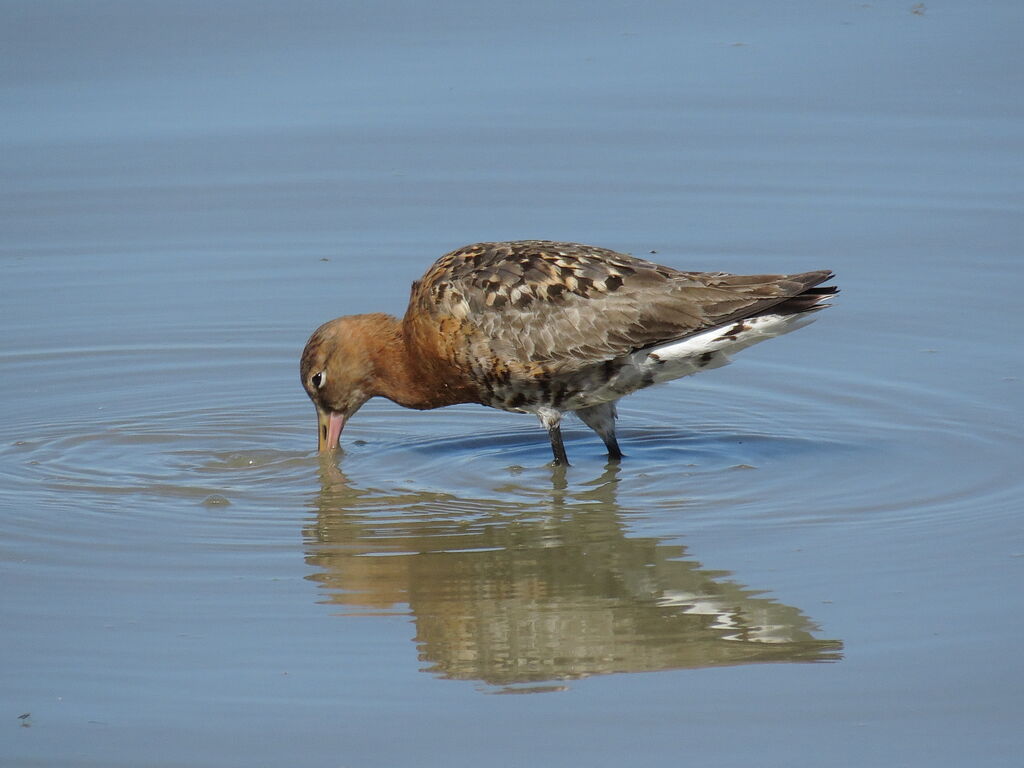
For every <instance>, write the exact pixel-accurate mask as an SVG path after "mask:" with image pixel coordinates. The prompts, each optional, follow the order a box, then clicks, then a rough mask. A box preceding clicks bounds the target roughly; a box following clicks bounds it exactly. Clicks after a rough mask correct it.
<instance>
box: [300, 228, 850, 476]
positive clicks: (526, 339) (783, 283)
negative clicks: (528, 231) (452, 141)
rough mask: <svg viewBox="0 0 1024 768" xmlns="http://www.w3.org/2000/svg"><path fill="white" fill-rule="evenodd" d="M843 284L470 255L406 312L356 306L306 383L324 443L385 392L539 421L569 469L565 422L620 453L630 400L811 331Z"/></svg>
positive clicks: (334, 445) (574, 247) (311, 356)
mask: <svg viewBox="0 0 1024 768" xmlns="http://www.w3.org/2000/svg"><path fill="white" fill-rule="evenodd" d="M833 277H834V275H833V273H832V272H831V271H830V270H827V269H822V270H816V271H813V272H803V273H799V274H791V275H735V274H730V273H727V272H687V271H681V270H678V269H674V268H672V267H667V266H663V265H661V264H656V263H654V262H651V261H647V260H645V259H641V258H637V257H634V256H631V255H627V254H624V253H618V252H616V251H613V250H609V249H606V248H599V247H596V246H590V245H582V244H580V243H569V242H555V241H549V240H516V241H508V242H488V243H474V244H472V245H466V246H464V247H462V248H457V249H456V250H453V251H451V252H450V253H447V254H445V255H444V256H442V257H441V258H440V259H438V260H437V261H436V262H435V263H434V264H433V265H432V266H431V267H430V268H429V269H428V270H427V271H426V273H424V275H423V277H422V278H420V279H419V280H417V281H416V282H414V283H413V285H412V291H411V295H410V298H409V306H408V309H407V310H406V312H405V315H404V317H403V318H402V319H398V318H396V317H393V316H391V315H387V314H383V313H370V314H361V315H348V316H345V317H338V318H335V319H333V320H330V321H328V322H326V323H324V324H323V325H321V326H320V327H319V328H317V329H316V330H315V331H314V332H313V334H312V335H311V336H310V338H309V341H308V342H307V343H306V346H305V349H304V350H303V352H302V358H301V362H300V376H301V380H302V385H303V387H304V389H305V390H306V393H307V394H308V395H309V398H310V399H311V400H312V401H313V405H314V406H315V408H316V412H317V423H318V451H319V452H320V453H321V454H324V453H330V452H333V451H336V450H337V449H339V447H340V437H341V433H342V430H343V428H344V427H345V425H346V424H347V423H348V421H349V420H350V419H351V418H352V416H353V415H355V413H356V412H357V411H358V410H359V409H360V407H362V405H363V404H364V403H366V402H367V401H368V400H369V399H370V398H373V397H384V398H387V399H388V400H391V401H393V402H395V403H398V404H399V405H401V406H404V407H406V408H413V409H418V410H428V409H433V408H440V407H443V406H448V405H456V404H459V403H477V404H481V405H485V406H490V407H491V408H497V409H500V410H503V411H511V412H513V413H532V414H535V415H536V416H537V418H538V419H539V420H540V423H541V425H542V427H543V428H544V429H545V430H547V434H548V437H549V439H550V442H551V450H552V453H553V455H554V459H553V464H555V465H568V464H569V458H568V456H567V454H566V450H565V444H564V441H563V439H562V433H561V422H562V418H563V416H564V415H565V414H567V413H574V414H575V415H576V416H578V417H579V418H580V419H581V420H582V421H583V423H584V424H586V425H587V426H588V427H590V428H591V429H592V430H594V432H596V433H597V435H598V436H599V437H600V438H601V440H602V441H603V442H604V444H605V447H606V448H607V452H608V458H609V460H610V461H618V460H620V459H621V458H622V456H623V454H622V451H621V449H620V447H619V444H618V440H617V439H616V435H615V421H616V418H617V413H616V403H617V402H618V400H619V399H620V398H622V397H624V396H626V395H628V394H631V393H632V392H635V391H637V390H640V389H644V388H645V387H649V386H651V385H654V384H660V383H662V382H666V381H671V380H673V379H678V378H681V377H683V376H688V375H690V374H694V373H698V372H700V371H704V370H708V369H712V368H718V367H720V366H722V365H725V364H726V363H728V362H729V361H730V355H731V354H732V353H734V352H737V351H739V350H742V349H745V348H746V347H749V346H751V345H752V344H756V343H758V342H760V341H763V340H765V339H769V338H773V337H775V336H780V335H782V334H784V333H788V332H790V331H792V330H795V329H796V328H799V327H801V326H803V325H806V324H807V322H809V321H810V320H811V319H813V318H812V315H813V314H814V313H815V312H816V311H817V310H820V309H822V308H824V307H826V306H829V305H828V304H827V303H825V300H826V299H827V298H828V297H830V296H832V295H833V294H835V293H837V291H838V288H837V287H836V286H822V285H821V284H822V283H824V282H826V281H828V280H829V279H831V278H833Z"/></svg>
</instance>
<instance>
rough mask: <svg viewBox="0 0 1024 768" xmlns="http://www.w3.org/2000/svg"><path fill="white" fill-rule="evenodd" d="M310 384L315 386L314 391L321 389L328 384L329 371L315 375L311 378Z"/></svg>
mask: <svg viewBox="0 0 1024 768" xmlns="http://www.w3.org/2000/svg"><path fill="white" fill-rule="evenodd" d="M309 383H310V384H312V385H313V389H321V388H322V387H323V385H324V384H326V383H327V371H320V372H319V373H314V374H313V375H312V376H310V377H309Z"/></svg>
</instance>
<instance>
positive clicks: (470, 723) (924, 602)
mask: <svg viewBox="0 0 1024 768" xmlns="http://www.w3.org/2000/svg"><path fill="white" fill-rule="evenodd" d="M911 6H912V4H909V3H908V4H902V5H901V4H871V5H868V4H846V3H824V4H822V3H794V4H789V5H786V6H783V7H774V6H773V7H769V6H766V5H764V4H761V3H747V2H738V3H730V4H724V5H722V4H720V5H716V6H715V7H713V8H697V7H690V5H688V4H679V5H672V4H657V3H655V4H646V5H641V6H636V5H635V4H626V3H622V4H619V3H600V4H598V5H596V6H595V5H593V4H588V5H585V6H584V5H580V4H574V3H568V4H566V3H562V4H558V5H557V7H555V6H548V5H547V4H539V3H527V4H525V5H523V4H520V5H518V6H516V7H515V8H512V7H499V6H497V5H494V4H487V3H485V4H480V3H474V4H468V3H460V2H450V3H445V4H442V5H441V6H423V5H421V4H416V3H404V2H399V3H392V4H387V5H383V6H372V7H371V6H362V5H356V4H337V5H333V4H322V3H315V2H308V3H289V4H284V3H272V2H271V3H258V4H245V5H244V6H243V5H242V4H233V3H224V4H218V5H217V6H216V7H213V8H210V7H208V6H207V5H206V4H198V3H191V2H184V3H175V4H172V5H170V6H167V5H164V4H156V3H150V2H142V3H138V2H135V3H121V2H103V3H96V4H90V5H88V6H83V5H80V4H76V3H65V2H54V1H50V0H46V1H43V2H33V3H14V4H12V5H11V7H10V8H9V14H8V15H9V17H10V19H9V21H10V23H8V24H5V27H4V31H3V32H0V37H2V40H3V43H4V48H5V50H6V51H8V52H9V54H10V55H9V59H10V62H11V63H10V64H9V65H8V66H6V67H5V68H4V69H3V71H2V72H0V101H2V103H3V104H4V115H5V120H4V124H3V126H2V127H0V142H2V150H3V151H2V153H0V171H2V178H3V179H4V184H3V187H2V189H0V229H2V231H3V232H4V236H3V238H2V239H0V273H2V276H3V277H2V282H0V294H2V295H0V298H2V302H0V320H2V327H3V329H4V333H3V334H2V335H0V382H2V396H0V581H2V589H0V605H2V609H3V616H4V620H3V622H0V657H2V658H3V661H2V663H0V702H2V707H0V713H2V716H0V757H2V758H3V760H2V762H3V763H4V764H5V765H7V764H10V765H18V766H22V765H23V766H58V765H60V766H63V765H96V766H100V765H102V766H139V765H154V766H157V765H159V766H190V767H191V766H207V765H209V766H214V765H216V766H222V765H247V766H249V765H267V766H271V765H281V764H285V763H292V764H300V765H311V766H338V765H360V766H362V765H367V766H372V765H380V766H392V765H401V764H416V765H445V766H460V765H466V766H470V765H474V766H475V765H509V766H512V765H523V764H527V763H529V764H539V765H558V766H562V765H566V766H568V765H581V764H589V765H595V766H618V765H624V764H629V765H632V764H635V763H636V762H637V761H638V760H639V761H641V762H644V763H645V764H653V765H678V764H679V763H680V761H683V762H687V763H692V764H699V763H706V764H709V765H737V764H750V763H756V764H758V765H765V766H775V765H778V766H782V765H786V766H793V765H807V766H821V765H849V766H862V765H907V766H926V765H927V766H935V765H950V766H959V765H964V764H968V763H969V764H972V765H993V766H996V765H999V766H1002V765H1009V764H1013V763H1014V761H1015V760H1016V759H1017V756H1018V755H1019V754H1020V750H1021V748H1022V747H1024V740H1022V738H1021V736H1020V734H1019V730H1020V729H1019V724H1018V720H1019V713H1020V707H1021V704H1022V702H1021V696H1020V691H1021V689H1022V684H1024V680H1022V675H1021V672H1020V671H1019V664H1018V663H1017V662H1016V659H1017V656H1018V654H1017V643H1016V640H1017V638H1019V637H1020V636H1021V633H1022V632H1024V620H1022V618H1021V617H1022V615H1024V611H1022V610H1021V609H1022V607H1024V606H1022V604H1021V597H1020V594H1021V590H1020V585H1021V583H1022V578H1024V571H1022V569H1024V531H1022V528H1021V524H1020V505H1021V498H1022V495H1024V494H1022V491H1024V480H1022V478H1024V473H1022V472H1021V461H1020V445H1019V444H1020V437H1019V436H1020V434H1021V427H1022V424H1021V412H1022V406H1024V397H1022V376H1024V351H1022V349H1024V348H1022V347H1021V345H1020V343H1019V340H1018V338H1017V335H1018V334H1017V332H1016V328H1015V325H1014V322H1013V319H1014V318H1015V317H1017V316H1019V295H1020V291H1021V288H1022V287H1024V281H1022V276H1024V268H1022V266H1021V259H1020V254H1019V253H1018V251H1019V247H1020V243H1021V241H1022V235H1024V226H1022V224H1021V222H1022V221H1024V217H1022V215H1021V214H1022V196H1021V191H1022V189H1024V185H1022V180H1024V174H1022V170H1024V168H1022V166H1024V162H1022V160H1021V158H1022V157H1024V153H1022V149H1024V146H1022V145H1024V139H1022V136H1024V134H1022V131H1021V128H1022V114H1021V105H1022V104H1024V99H1022V98H1021V96H1022V95H1024V94H1022V93H1021V88H1020V85H1021V83H1020V78H1019V77H1017V76H1016V75H1015V73H1016V72H1017V70H1018V69H1019V53H1018V51H1019V39H1020V36H1021V33H1022V32H1024V18H1022V17H1024V14H1022V11H1021V10H1020V9H1018V7H1017V6H1016V4H1013V3H1010V2H991V3H981V4H977V3H957V2H950V3H946V4H933V3H928V4H927V8H917V9H916V11H917V12H913V11H912V7H911ZM504 238H552V239H566V240H578V241H583V242H590V243H594V244H597V245H602V246H606V247H611V248H614V249H617V250H622V251H628V252H632V253H635V254H637V255H642V256H645V257H648V258H653V259H657V260H660V261H662V262H664V263H666V264H670V265H672V266H676V267H680V268H686V269H725V270H729V271H734V272H769V271H783V270H784V271H794V272H796V271H802V270H808V269H815V268H822V267H830V268H832V269H834V270H836V272H837V273H838V282H839V284H840V285H841V287H842V289H843V293H842V294H841V296H840V297H839V299H838V300H837V301H836V305H835V307H833V308H832V309H829V310H827V311H826V312H823V313H821V315H820V316H819V319H818V321H817V322H816V323H814V324H813V325H811V326H810V327H808V328H807V329H804V330H800V331H798V332H797V333H794V334H792V335H790V336H787V337H786V338H783V339H779V340H776V341H772V342H770V343H767V344H764V345H760V346H758V347H757V348H755V349H751V350H749V351H747V352H744V353H743V354H742V355H740V356H738V357H737V360H736V362H735V363H734V364H733V365H732V366H730V367H728V368H724V369H721V370H717V371H711V372H708V373H707V374H704V375H701V376H698V377H694V378H692V379H688V380H685V381H680V382H676V383H674V384H671V385H667V386H663V387H658V388H654V389H652V390H648V391H645V392H643V393H639V394H637V395H635V396H633V397H631V398H629V399H628V400H626V401H625V402H624V403H623V405H622V408H621V421H620V439H621V442H622V446H623V449H624V451H625V453H626V454H627V458H626V460H625V461H624V462H623V463H622V464H620V465H608V464H606V461H605V458H604V455H603V452H602V447H603V446H602V445H601V443H600V441H599V440H597V439H596V438H595V437H594V436H593V435H592V434H591V433H590V432H589V430H587V429H585V428H584V427H582V426H581V425H579V424H572V423H570V425H569V429H568V431H567V448H568V450H569V454H570V456H571V457H572V459H573V462H574V464H573V466H572V467H571V468H568V469H556V468H552V467H550V466H549V465H548V461H549V458H550V449H549V447H548V444H547V439H546V436H545V435H544V433H543V432H542V431H541V430H540V428H539V427H538V426H537V425H536V424H535V423H534V422H533V420H532V419H530V418H529V417H522V416H519V417H517V416H514V415H511V414H503V413H498V412H494V411H489V410H486V409H483V408H476V407H469V406H466V407H457V408H450V409H444V410H439V411H434V412H425V413H418V412H411V411H404V410H402V409H400V408H398V407H397V406H394V405H392V404H390V403H387V402H377V401H374V402H371V403H370V404H369V405H367V406H366V407H365V408H364V409H363V410H362V411H360V413H359V414H358V416H357V417H356V418H355V419H354V420H353V421H352V423H351V424H350V425H349V426H348V427H347V428H346V432H345V437H344V445H345V451H344V453H343V454H342V455H341V456H340V457H338V458H337V459H336V460H335V461H324V460H322V459H320V458H318V457H317V456H316V455H315V452H314V448H315V420H314V414H313V409H312V407H311V406H310V405H309V403H308V401H307V400H306V398H305V395H304V394H303V392H302V390H301V387H300V386H299V383H298V371H297V366H298V354H299V352H300V351H301V348H302V346H303V344H304V342H305V340H306V338H307V336H308V334H309V333H310V331H311V330H312V329H313V328H314V327H316V326H317V325H318V324H319V323H320V322H322V321H324V320H326V319H328V318H330V317H333V316H336V315H339V314H343V313H355V312H364V311H388V312H392V313H396V314H398V313H401V312H402V311H403V309H404V305H405V301H406V299H407V296H408V290H409V284H410V283H411V282H412V280H414V279H416V278H417V277H418V276H419V275H420V274H421V273H422V271H423V270H424V269H425V268H426V267H427V266H428V265H429V263H430V262H431V261H432V260H433V259H434V258H436V257H437V256H439V255H440V254H441V253H443V252H445V251H447V250H450V249H452V248H455V247H457V246H460V245H463V244H465V243H469V242H472V241H475V240H482V239H504ZM504 694H522V695H504ZM22 716H23V717H22ZM181 734H187V738H182V737H181Z"/></svg>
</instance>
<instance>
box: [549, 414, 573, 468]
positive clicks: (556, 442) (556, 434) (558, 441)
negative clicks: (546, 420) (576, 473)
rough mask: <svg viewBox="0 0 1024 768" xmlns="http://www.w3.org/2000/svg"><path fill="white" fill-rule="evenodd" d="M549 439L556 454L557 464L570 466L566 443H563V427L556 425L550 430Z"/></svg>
mask: <svg viewBox="0 0 1024 768" xmlns="http://www.w3.org/2000/svg"><path fill="white" fill-rule="evenodd" d="M548 437H550V438H551V450H552V451H553V452H554V454H555V464H562V465H564V466H569V457H568V456H566V455H565V443H563V442H562V427H561V426H560V425H558V424H555V426H553V427H552V428H551V429H549V430H548Z"/></svg>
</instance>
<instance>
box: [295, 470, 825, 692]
mask: <svg viewBox="0 0 1024 768" xmlns="http://www.w3.org/2000/svg"><path fill="white" fill-rule="evenodd" d="M618 471H619V470H618V467H617V466H615V465H609V466H608V467H607V468H606V470H605V472H604V474H603V475H602V476H600V477H599V478H597V479H596V480H594V481H593V482H590V483H587V484H585V485H582V486H579V485H573V486H572V487H569V486H568V484H567V483H566V482H565V469H564V467H553V468H552V485H551V487H550V490H547V491H543V492H538V491H537V490H536V489H535V488H530V489H527V488H525V487H517V486H516V485H515V482H514V480H515V478H514V477H513V478H511V481H510V482H509V484H508V485H507V487H505V488H502V489H497V490H498V491H500V492H499V493H496V494H495V496H496V497H497V498H499V499H506V500H508V499H517V500H519V501H517V502H510V501H495V500H490V499H466V498H459V497H456V496H454V495H446V494H431V493H422V492H414V491H406V492H402V491H395V490H391V491H382V490H372V489H360V488H357V487H354V486H352V485H351V484H350V483H349V482H348V481H347V480H346V478H345V476H344V475H343V474H342V472H341V471H340V470H339V469H338V467H337V466H335V465H332V464H330V463H325V464H324V465H323V467H322V474H321V479H322V490H321V493H320V496H319V499H318V509H317V515H316V520H315V522H314V523H312V524H310V525H309V527H308V528H307V530H306V532H305V533H306V536H307V551H308V562H309V563H310V564H311V565H313V566H315V567H316V568H317V569H318V573H316V574H315V575H314V576H312V577H311V578H313V579H315V580H316V581H318V582H319V583H320V585H321V587H322V588H323V589H324V591H325V592H326V593H327V595H328V598H327V601H328V602H331V603H336V604H339V605H343V606H346V607H347V609H348V611H349V612H369V613H373V612H404V611H405V610H406V606H408V610H409V611H410V612H411V613H412V615H413V616H414V618H415V624H416V638H415V640H416V643H417V646H418V648H419V655H420V660H421V661H423V662H424V663H425V664H426V667H425V669H426V670H428V671H430V672H433V673H435V674H437V675H440V676H443V677H446V678H453V679H462V680H479V681H484V682H486V683H489V684H492V685H496V686H514V685H522V684H530V683H537V682H543V681H556V680H567V679H574V678H580V677H586V676H589V675H597V674H608V673H613V672H647V671H654V670H662V669H680V668H696V667H708V666H720V665H732V664H749V663H755V662H813V661H833V660H838V659H840V658H841V654H840V651H841V649H842V644H841V643H840V642H839V641H837V640H819V639H815V637H814V636H813V633H815V632H816V631H817V627H816V626H815V625H814V624H813V623H812V622H811V621H810V620H809V619H808V618H807V617H806V616H804V614H802V613H801V612H800V611H799V610H798V609H796V608H794V607H791V606H787V605H782V604H781V603H778V602H777V601H775V600H772V599H770V598H766V597H759V596H758V595H759V594H760V593H761V591H760V590H758V591H755V590H751V589H748V588H745V587H743V586H742V585H739V584H737V583H735V582H733V581H730V580H729V579H728V578H727V577H728V572H725V571H710V570H706V569H704V568H703V567H702V566H701V564H700V563H699V562H697V561H696V560H694V559H692V557H690V556H689V555H688V554H687V550H686V548H685V547H683V546H679V545H675V544H665V543H662V542H661V540H659V539H657V538H654V537H637V536H629V535H627V530H626V526H625V525H624V522H623V518H624V517H625V516H626V515H625V514H624V513H623V512H622V510H621V509H620V508H619V507H618V505H617V503H616V499H615V489H616V486H617V474H618Z"/></svg>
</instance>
